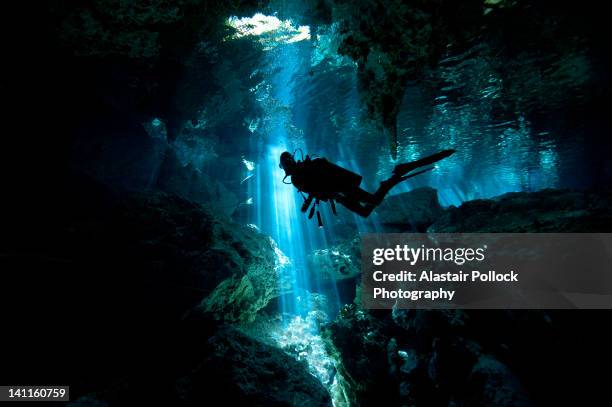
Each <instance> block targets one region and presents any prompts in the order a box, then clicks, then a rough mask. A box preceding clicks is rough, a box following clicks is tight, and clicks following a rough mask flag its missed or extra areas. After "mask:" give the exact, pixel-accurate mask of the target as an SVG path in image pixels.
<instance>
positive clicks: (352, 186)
mask: <svg viewBox="0 0 612 407" xmlns="http://www.w3.org/2000/svg"><path fill="white" fill-rule="evenodd" d="M298 150H299V149H298ZM300 151H301V150H300ZM296 152H297V150H296ZM454 152H455V150H443V151H440V152H439V153H436V154H433V155H430V156H428V157H425V158H421V159H419V160H416V161H412V162H409V163H405V164H398V165H396V166H395V168H394V169H393V175H392V176H391V177H390V178H388V179H386V180H384V181H382V182H381V183H380V187H379V188H378V190H376V192H374V193H370V192H367V191H365V190H363V189H361V188H360V187H359V185H360V184H361V180H362V177H361V175H359V174H355V173H354V172H352V171H349V170H347V169H346V168H342V167H340V166H338V165H336V164H333V163H331V162H329V161H328V160H327V159H325V158H314V159H313V158H312V157H310V156H308V155H307V156H306V157H305V158H304V157H303V156H302V160H296V159H295V152H294V153H293V154H291V153H290V152H288V151H285V152H284V153H282V154H281V156H280V164H279V167H280V168H282V169H283V170H285V177H284V178H283V182H284V183H285V184H293V185H294V186H295V187H296V188H297V190H298V191H299V192H300V193H301V194H302V197H303V198H304V204H303V205H302V208H301V211H302V212H304V213H306V212H308V219H311V218H312V217H313V216H314V214H315V210H316V214H317V221H318V224H319V226H323V222H322V221H321V214H320V213H319V211H318V209H317V207H318V205H319V203H320V202H329V203H330V205H331V208H332V212H333V213H334V215H335V214H336V204H335V202H338V203H339V204H341V205H343V206H344V207H346V208H347V209H348V210H350V211H353V212H355V213H356V214H358V215H360V216H363V217H364V218H365V217H368V216H369V215H370V214H371V213H372V211H373V210H374V208H376V207H377V206H378V205H380V204H381V203H382V201H383V199H384V198H385V196H386V195H387V194H388V193H389V191H390V190H391V188H393V187H394V186H396V185H397V184H399V183H400V182H402V181H404V180H407V179H408V178H412V177H414V176H417V175H419V174H422V173H424V172H427V171H430V170H432V169H433V168H434V167H429V168H426V169H424V170H420V171H417V172H414V173H412V174H409V173H410V172H411V171H413V170H415V169H417V168H421V167H424V166H427V165H431V164H433V163H435V162H437V161H440V160H442V159H443V158H446V157H448V156H450V155H451V154H453V153H454ZM287 177H291V182H285V179H287ZM305 194H307V196H306V195H305ZM313 201H314V205H313ZM311 205H312V206H311ZM308 208H310V211H308Z"/></svg>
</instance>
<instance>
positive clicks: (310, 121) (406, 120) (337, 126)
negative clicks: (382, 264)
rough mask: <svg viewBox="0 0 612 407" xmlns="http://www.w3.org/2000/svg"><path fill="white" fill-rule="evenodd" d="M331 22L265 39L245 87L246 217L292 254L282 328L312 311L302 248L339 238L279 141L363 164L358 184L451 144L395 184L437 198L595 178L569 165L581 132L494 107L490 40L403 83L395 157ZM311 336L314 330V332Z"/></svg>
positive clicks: (370, 226)
mask: <svg viewBox="0 0 612 407" xmlns="http://www.w3.org/2000/svg"><path fill="white" fill-rule="evenodd" d="M334 30H335V27H327V29H322V28H320V29H319V35H318V36H313V38H312V39H310V40H304V41H298V42H292V43H279V44H275V45H274V44H273V45H272V46H271V45H270V43H267V44H266V47H267V51H266V54H265V58H264V60H263V61H262V63H261V66H260V67H259V68H258V69H257V72H254V74H257V75H260V76H261V77H262V78H263V80H262V82H261V83H260V84H258V85H257V86H256V87H255V88H253V89H252V92H253V96H254V98H256V100H257V103H258V104H259V107H260V108H261V111H262V115H261V117H257V118H250V119H249V120H250V123H251V125H250V126H249V129H250V130H251V132H252V139H251V145H250V154H249V157H248V160H251V161H253V163H254V168H252V169H245V174H244V175H245V177H247V176H252V177H253V180H252V181H251V182H249V183H247V185H248V188H249V191H248V193H249V196H250V197H252V198H253V204H252V206H251V211H250V220H249V222H250V223H252V224H254V225H256V226H257V227H258V228H259V229H260V230H261V231H262V232H263V233H265V234H268V235H270V236H271V237H272V238H273V239H274V240H275V241H276V243H277V244H278V247H279V248H280V250H281V251H282V252H283V253H284V254H285V255H286V256H287V257H288V259H289V260H290V265H289V266H288V267H284V268H283V273H285V274H286V276H285V277H288V278H289V280H290V281H291V282H292V287H293V290H292V293H291V294H290V295H286V296H283V297H282V298H281V301H280V310H279V311H280V312H281V314H282V315H283V321H284V324H285V326H286V327H287V329H292V328H291V327H294V326H304V321H306V318H307V317H308V315H309V311H311V309H310V301H308V295H309V294H308V293H309V292H321V291H322V283H321V281H318V279H317V278H316V273H309V270H308V255H309V254H310V253H312V252H313V250H315V249H318V248H328V247H329V246H330V242H333V241H335V240H336V239H335V237H336V236H335V234H336V230H335V224H336V222H335V220H334V219H333V218H332V217H333V215H332V214H331V212H330V210H329V209H328V208H322V209H321V214H322V217H323V223H324V224H325V227H324V228H319V227H317V223H316V221H315V219H316V217H315V219H313V220H310V221H309V220H307V219H306V216H305V215H304V214H301V213H300V207H301V205H302V202H303V198H302V196H301V195H300V194H299V193H297V191H296V189H295V188H294V187H293V186H291V185H286V184H284V183H283V177H284V171H283V170H281V169H280V168H279V167H278V164H279V156H280V154H281V153H282V152H283V151H290V152H293V151H296V150H298V149H301V150H302V151H303V152H304V154H317V155H319V156H324V157H327V158H328V159H330V160H331V161H333V162H336V163H337V164H339V165H341V166H343V167H345V168H348V169H350V170H352V171H354V172H357V173H359V174H362V175H363V176H364V182H363V184H362V187H364V188H365V189H366V190H370V191H373V190H375V189H376V187H377V186H378V183H379V182H380V181H381V180H383V179H385V178H387V177H388V176H389V174H390V172H391V170H392V168H393V167H394V166H395V165H396V164H397V163H399V162H408V161H412V160H415V159H418V158H420V157H423V156H426V155H429V154H432V153H435V152H438V151H440V150H443V149H448V148H454V149H456V150H457V153H456V154H454V155H453V156H451V157H450V158H447V159H445V160H443V161H442V162H439V163H438V164H437V165H436V168H435V169H434V170H433V171H431V172H429V173H426V174H424V175H421V176H418V177H416V178H413V179H410V180H408V181H407V182H404V183H403V184H401V185H400V186H398V187H396V188H395V189H394V190H393V191H392V193H393V194H396V193H401V192H405V191H409V190H411V189H414V188H417V187H421V186H431V187H433V188H436V189H437V190H438V197H439V200H440V203H441V204H442V205H443V206H449V205H459V204H461V203H462V202H464V201H466V200H472V199H477V198H489V197H493V196H497V195H500V194H503V193H506V192H512V191H535V190H540V189H543V188H551V187H563V186H572V182H574V183H584V179H585V178H586V179H588V178H589V176H590V175H589V174H588V173H585V174H586V175H585V174H578V172H577V171H576V170H575V169H576V168H579V167H580V166H579V165H578V163H579V162H580V161H581V160H584V158H585V157H587V156H588V155H589V151H587V150H586V149H585V147H584V146H583V143H582V141H583V138H582V136H583V135H582V134H580V133H579V131H575V132H574V133H573V134H570V133H568V132H564V130H563V129H560V128H555V127H554V126H551V127H550V128H547V127H546V123H547V122H546V121H543V122H540V123H531V122H530V121H529V120H528V119H527V118H526V115H525V114H523V113H522V112H521V110H517V111H516V112H514V113H513V114H510V115H508V114H505V115H499V114H498V113H497V110H496V109H497V108H498V107H499V103H500V102H499V98H500V89H501V83H500V78H498V77H496V75H495V73H494V71H493V70H492V69H490V67H489V66H488V65H487V63H488V62H487V59H486V58H484V57H483V54H485V53H486V50H481V49H478V48H476V49H474V50H470V51H469V52H468V53H465V54H461V55H449V56H448V58H447V59H445V60H443V61H442V62H441V63H440V65H439V66H438V67H437V68H436V69H437V71H436V72H435V74H436V76H437V77H439V78H443V80H442V83H441V84H439V85H438V86H435V87H428V88H427V92H425V87H424V86H423V84H416V83H415V84H411V85H409V86H408V88H407V90H406V92H405V95H404V98H403V102H402V107H401V110H400V113H399V116H398V118H397V128H398V141H399V151H398V156H397V159H396V160H393V159H392V158H391V154H390V151H389V150H388V146H389V142H388V140H386V139H385V138H384V136H383V133H382V131H381V129H380V128H378V127H377V126H376V124H375V123H372V122H371V121H370V120H369V119H368V118H367V115H366V114H365V108H364V106H363V103H362V101H361V98H360V95H359V89H358V81H357V68H356V66H355V65H354V64H353V63H352V62H351V61H349V60H347V59H346V58H342V57H340V56H338V55H337V54H336V53H335V52H334V44H333V33H334ZM330 39H331V40H330ZM432 92H433V94H432ZM300 154H301V153H300V152H298V153H297V158H300V157H301V155H300ZM568 174H569V176H568ZM581 177H582V178H581ZM338 210H339V211H343V210H345V209H344V208H342V207H339V208H338ZM348 216H349V218H350V217H352V220H353V221H354V223H355V224H356V225H357V229H358V230H360V231H377V230H379V229H380V227H379V224H378V222H377V218H376V215H375V214H374V215H372V216H371V217H370V218H368V219H362V218H360V217H358V216H356V215H352V214H349V215H348ZM313 276H314V277H313ZM325 292H326V294H327V295H328V297H329V298H328V303H329V304H330V316H331V317H333V315H334V312H335V311H337V309H338V308H339V306H341V305H342V304H340V300H339V295H338V293H337V291H336V292H334V291H333V289H332V290H331V292H330V291H329V288H328V289H327V290H326V291H325ZM296 318H298V319H296ZM309 327H310V328H308V329H314V330H316V327H311V326H310V325H309ZM302 329H303V328H302ZM310 334H312V335H314V337H316V332H314V333H313V332H310Z"/></svg>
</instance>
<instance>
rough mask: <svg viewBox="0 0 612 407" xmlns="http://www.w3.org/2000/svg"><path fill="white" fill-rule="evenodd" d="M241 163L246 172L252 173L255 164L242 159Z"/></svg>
mask: <svg viewBox="0 0 612 407" xmlns="http://www.w3.org/2000/svg"><path fill="white" fill-rule="evenodd" d="M242 162H243V164H244V166H245V167H246V169H247V170H248V171H253V170H254V169H255V163H254V162H253V161H249V160H247V159H246V158H243V159H242Z"/></svg>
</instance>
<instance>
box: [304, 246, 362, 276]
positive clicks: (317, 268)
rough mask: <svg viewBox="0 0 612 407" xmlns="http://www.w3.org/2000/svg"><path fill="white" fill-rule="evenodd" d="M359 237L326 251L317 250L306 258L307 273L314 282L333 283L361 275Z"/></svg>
mask: <svg viewBox="0 0 612 407" xmlns="http://www.w3.org/2000/svg"><path fill="white" fill-rule="evenodd" d="M360 250H361V240H360V239H359V236H357V237H355V238H353V239H351V240H349V241H346V242H344V243H341V244H339V245H337V246H333V247H330V248H328V249H318V250H315V251H314V252H312V253H311V254H310V255H309V256H308V266H309V267H308V272H309V273H310V275H311V278H312V279H313V280H314V281H320V282H322V283H327V284H329V283H334V282H339V281H341V280H348V279H354V278H356V277H357V276H359V274H360V273H361V261H360V260H361V252H360Z"/></svg>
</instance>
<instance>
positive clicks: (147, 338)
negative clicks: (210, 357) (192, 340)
mask: <svg viewBox="0 0 612 407" xmlns="http://www.w3.org/2000/svg"><path fill="white" fill-rule="evenodd" d="M56 200H57V202H53V203H54V205H49V206H47V207H41V208H40V209H39V210H40V212H41V214H44V215H45V216H37V217H36V218H34V219H37V220H38V223H37V224H36V225H35V227H33V228H30V224H29V223H28V224H21V225H17V226H19V228H15V229H10V230H11V231H12V233H11V234H10V237H11V238H10V240H9V239H4V238H3V247H4V253H5V255H3V256H2V258H1V259H0V263H1V266H2V269H3V270H4V271H5V273H3V278H2V284H0V287H1V288H2V295H1V297H3V298H10V299H11V303H12V305H13V306H14V310H13V311H12V315H13V316H12V317H11V319H10V320H9V321H7V322H11V323H12V324H13V326H15V328H16V329H18V330H19V331H20V332H24V334H19V335H14V336H11V338H8V340H9V342H8V344H7V345H10V346H18V345H19V346H26V344H27V345H28V346H30V345H31V346H34V343H37V345H36V346H38V347H39V348H40V349H41V350H42V351H44V352H45V353H46V354H49V355H51V354H52V353H53V352H59V353H61V354H62V355H63V358H64V359H63V360H64V361H65V363H64V364H63V365H64V367H57V364H54V363H52V362H51V360H50V359H47V358H42V359H41V358H39V357H36V358H35V357H34V356H32V358H29V357H25V358H24V357H17V356H15V357H7V358H6V359H5V360H4V362H3V364H4V366H5V367H6V368H7V369H10V370H11V371H13V372H15V376H16V377H17V378H20V377H21V378H26V377H30V376H31V374H30V373H31V371H32V370H35V371H37V372H39V375H40V377H41V378H42V379H44V378H47V379H49V380H50V379H51V378H53V377H62V378H64V379H65V381H66V382H69V383H71V387H72V389H71V390H73V391H74V396H78V395H83V394H86V393H88V392H91V391H93V390H96V389H97V388H99V387H100V386H102V385H105V384H106V383H108V382H112V381H115V380H116V379H118V378H120V377H124V376H126V375H139V374H142V373H143V372H144V371H146V370H148V369H151V368H152V365H155V366H158V367H156V368H157V369H161V370H164V369H165V367H164V364H166V363H169V362H168V360H167V359H168V358H169V359H172V358H173V356H172V354H173V353H174V352H175V351H176V350H177V349H179V348H181V347H184V346H185V344H184V343H183V342H184V341H185V338H184V337H182V336H180V335H179V333H178V331H177V330H178V329H179V327H180V326H181V324H182V323H183V322H182V321H183V320H184V318H185V315H187V314H190V313H192V312H194V309H195V308H196V307H198V305H202V309H204V310H205V311H209V312H208V313H207V314H208V316H209V319H211V320H212V319H213V318H212V317H215V318H217V319H223V320H227V321H244V320H249V319H251V318H252V317H253V315H254V314H255V313H257V312H258V311H259V309H261V308H263V307H264V306H265V305H266V304H267V303H268V302H269V301H270V300H272V299H273V298H275V297H276V296H278V295H280V294H281V292H282V289H283V287H284V286H283V283H282V282H281V281H279V278H278V276H279V273H280V270H281V269H280V267H281V266H282V264H279V253H278V252H277V250H276V249H277V248H276V247H275V245H274V244H273V243H272V242H271V240H270V239H269V238H268V237H266V236H264V235H262V234H259V233H258V232H256V231H254V230H252V229H250V228H247V227H244V226H241V225H238V224H235V223H233V222H231V221H230V220H229V218H226V217H224V216H223V215H221V214H219V213H217V212H212V211H210V210H209V209H207V208H205V207H203V206H201V205H198V204H195V203H193V202H190V201H187V200H184V199H181V198H178V197H176V196H173V195H169V194H165V193H153V192H150V193H136V194H134V193H127V192H124V191H113V190H110V189H107V188H105V187H103V186H101V185H99V184H95V183H94V182H92V181H91V180H74V181H73V182H71V183H70V184H69V185H68V186H67V187H66V188H65V189H64V188H63V187H61V186H58V191H57V194H56ZM9 287H10V288H9ZM285 287H286V286H285ZM41 313H43V314H44V315H61V319H62V321H63V323H64V324H65V327H66V329H67V330H68V331H67V332H69V333H67V334H66V335H48V336H47V337H46V339H45V341H44V343H41V342H40V341H39V336H38V335H28V334H25V333H26V332H30V331H29V329H31V326H30V328H28V325H27V324H26V321H31V320H32V319H38V320H41V322H40V324H39V327H40V329H45V330H49V332H55V330H56V329H57V326H56V322H57V321H56V320H55V319H52V318H49V319H47V318H42V317H41V315H42V314H41ZM207 324H208V323H207ZM179 336H180V337H179ZM76 349H79V350H82V349H87V351H86V353H85V355H86V357H83V355H84V354H83V353H82V352H81V351H79V352H76ZM192 349H193V348H192ZM51 350H53V352H51ZM192 356H193V355H192ZM159 366H161V368H160V367H159ZM26 367H27V371H24V370H25V369H26ZM29 372H30V373H29ZM126 372H127V373H126ZM160 374H161V373H160ZM164 374H165V373H164ZM71 394H72V392H71Z"/></svg>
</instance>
